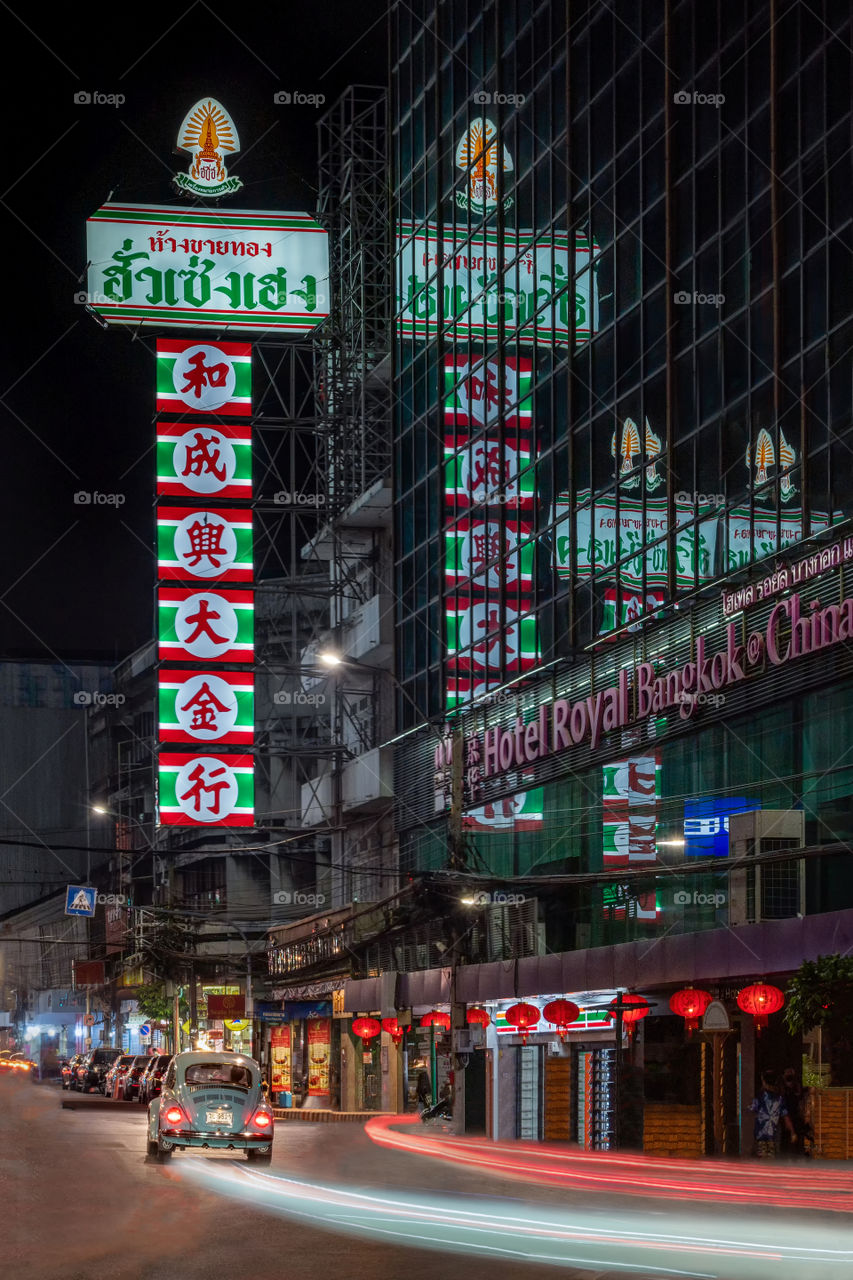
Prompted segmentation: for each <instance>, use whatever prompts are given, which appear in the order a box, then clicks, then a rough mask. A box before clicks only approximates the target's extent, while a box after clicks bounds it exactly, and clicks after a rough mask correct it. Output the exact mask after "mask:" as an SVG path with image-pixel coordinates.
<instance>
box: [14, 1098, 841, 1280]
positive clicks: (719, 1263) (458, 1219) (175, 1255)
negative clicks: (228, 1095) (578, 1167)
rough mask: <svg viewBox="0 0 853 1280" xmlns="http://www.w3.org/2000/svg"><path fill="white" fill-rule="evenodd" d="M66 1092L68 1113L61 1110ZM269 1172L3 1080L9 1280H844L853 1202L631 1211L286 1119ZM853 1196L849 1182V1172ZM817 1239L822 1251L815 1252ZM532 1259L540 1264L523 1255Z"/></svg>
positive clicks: (115, 1105)
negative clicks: (168, 1144)
mask: <svg viewBox="0 0 853 1280" xmlns="http://www.w3.org/2000/svg"><path fill="white" fill-rule="evenodd" d="M63 1102H66V1103H68V1102H70V1103H71V1106H72V1107H73V1109H66V1108H64V1107H63V1105H62V1104H63ZM274 1152H275V1154H274V1158H273V1163H272V1166H271V1167H270V1169H269V1170H268V1171H267V1170H256V1169H255V1168H254V1166H252V1165H249V1164H248V1162H246V1161H245V1158H244V1157H242V1156H235V1155H234V1154H233V1153H232V1154H229V1153H226V1152H217V1153H204V1154H200V1153H198V1154H192V1155H176V1156H174V1157H173V1158H172V1160H171V1161H170V1162H169V1163H168V1164H167V1165H158V1164H156V1163H152V1162H150V1161H148V1159H147V1157H146V1154H145V1113H144V1109H143V1108H141V1107H139V1106H138V1105H137V1104H132V1103H119V1102H111V1101H106V1100H104V1099H101V1098H96V1097H94V1096H91V1097H81V1095H79V1094H62V1093H61V1092H60V1090H59V1089H58V1088H56V1087H53V1086H49V1085H33V1084H30V1083H29V1082H27V1081H20V1080H8V1079H3V1078H0V1195H2V1206H3V1218H2V1222H3V1235H2V1240H3V1248H2V1251H0V1257H2V1259H3V1265H2V1270H3V1274H4V1275H5V1276H9V1277H10V1280H11V1277H13V1276H14V1277H17V1276H27V1277H31V1278H35V1280H93V1277H95V1276H98V1277H99V1280H100V1277H101V1276H108V1277H109V1278H110V1280H149V1278H150V1280H155V1277H156V1280H202V1278H204V1280H214V1278H215V1280H219V1278H220V1277H227V1278H229V1280H230V1278H231V1277H233V1278H234V1280H266V1278H267V1277H270V1278H272V1277H279V1276H281V1277H285V1276H286V1277H288V1278H290V1277H292V1276H298V1277H300V1280H301V1277H303V1276H305V1277H317V1278H318V1280H368V1278H369V1280H510V1277H512V1280H533V1277H538V1278H540V1280H541V1278H542V1277H544V1276H546V1275H553V1274H555V1270H556V1271H557V1272H558V1273H559V1274H560V1275H561V1276H563V1277H566V1280H576V1278H577V1280H580V1278H581V1277H585V1278H586V1280H589V1277H591V1276H593V1277H595V1280H615V1277H617V1276H625V1275H626V1274H628V1275H631V1276H634V1277H639V1278H641V1280H650V1278H651V1277H652V1276H655V1277H673V1276H677V1277H691V1278H693V1277H702V1278H710V1277H713V1278H714V1280H717V1278H718V1277H719V1278H720V1280H812V1277H814V1278H815V1280H850V1276H851V1275H853V1214H847V1213H843V1214H838V1213H835V1214H812V1215H802V1217H801V1220H799V1221H795V1220H794V1218H793V1217H792V1215H791V1214H789V1213H786V1212H785V1211H784V1210H781V1209H773V1210H768V1209H761V1207H760V1206H754V1205H752V1206H750V1205H744V1206H743V1209H742V1210H740V1209H739V1208H738V1207H736V1209H734V1210H733V1209H731V1208H729V1209H727V1210H725V1211H721V1210H720V1209H719V1208H718V1207H716V1206H714V1205H713V1204H697V1205H695V1206H694V1205H689V1206H687V1207H686V1208H685V1206H684V1205H678V1206H676V1205H674V1204H667V1203H666V1201H662V1200H651V1201H645V1202H643V1203H642V1204H641V1205H638V1204H637V1202H636V1200H634V1201H633V1203H629V1202H628V1198H627V1197H617V1196H602V1195H601V1194H595V1195H591V1194H588V1195H585V1196H582V1195H567V1193H566V1191H565V1190H564V1189H559V1188H551V1187H542V1186H530V1185H524V1184H518V1183H516V1182H508V1181H507V1180H501V1179H499V1178H497V1177H494V1176H491V1175H489V1174H487V1173H483V1172H482V1171H480V1170H476V1169H474V1170H472V1169H470V1168H465V1167H461V1166H460V1167H456V1166H454V1165H452V1164H450V1165H448V1164H446V1163H441V1162H439V1161H434V1160H431V1159H425V1158H424V1157H422V1156H417V1155H411V1154H408V1153H406V1152H403V1151H396V1150H385V1149H382V1148H380V1147H377V1146H376V1145H374V1144H373V1143H371V1142H370V1140H369V1138H368V1137H367V1136H366V1135H365V1133H364V1131H363V1129H362V1127H361V1126H360V1125H354V1124H333V1125H329V1124H309V1123H301V1122H285V1123H280V1124H279V1125H278V1126H277V1134H276V1142H275V1146H274ZM851 1190H853V1176H851ZM815 1246H819V1248H816V1247H815ZM530 1258H535V1259H536V1261H529V1259H530Z"/></svg>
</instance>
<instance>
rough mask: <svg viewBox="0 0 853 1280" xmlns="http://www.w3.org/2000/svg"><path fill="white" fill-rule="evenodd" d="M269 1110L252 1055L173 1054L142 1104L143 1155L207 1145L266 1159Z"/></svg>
mask: <svg viewBox="0 0 853 1280" xmlns="http://www.w3.org/2000/svg"><path fill="white" fill-rule="evenodd" d="M273 1127H274V1121H273V1111H272V1107H271V1106H270V1104H269V1102H268V1101H267V1085H266V1082H265V1081H264V1080H263V1079H262V1077H261V1069H260V1067H259V1066H258V1064H257V1062H255V1061H254V1059H253V1058H247V1057H245V1056H244V1055H243V1054H240V1053H225V1052H222V1053H217V1052H216V1051H214V1050H206V1051H204V1052H201V1051H198V1050H196V1051H190V1052H187V1053H179V1054H176V1056H175V1057H174V1058H173V1059H172V1061H171V1063H170V1064H169V1067H168V1070H167V1072H166V1075H165V1077H164V1079H163V1090H162V1092H161V1094H160V1096H159V1098H154V1099H153V1100H152V1101H151V1103H150V1104H149V1107H148V1154H149V1156H151V1157H152V1158H153V1159H155V1160H159V1161H164V1160H167V1159H168V1158H169V1157H170V1156H171V1155H172V1152H173V1151H176V1150H178V1149H182V1150H186V1149H191V1148H194V1147H195V1148H207V1149H218V1150H228V1151H245V1152H246V1156H247V1158H248V1159H249V1160H251V1161H253V1162H254V1163H256V1164H269V1162H270V1161H271V1160H272V1144H273Z"/></svg>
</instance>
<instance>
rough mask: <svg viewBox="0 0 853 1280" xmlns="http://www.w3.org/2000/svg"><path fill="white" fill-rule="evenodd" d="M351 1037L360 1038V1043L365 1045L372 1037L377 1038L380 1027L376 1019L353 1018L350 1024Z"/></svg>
mask: <svg viewBox="0 0 853 1280" xmlns="http://www.w3.org/2000/svg"><path fill="white" fill-rule="evenodd" d="M352 1030H353V1035H356V1036H361V1039H362V1042H363V1043H364V1044H367V1041H368V1040H372V1039H373V1037H374V1036H378V1035H379V1032H380V1031H381V1030H382V1027H381V1025H380V1023H379V1019H378V1018H355V1019H353V1024H352Z"/></svg>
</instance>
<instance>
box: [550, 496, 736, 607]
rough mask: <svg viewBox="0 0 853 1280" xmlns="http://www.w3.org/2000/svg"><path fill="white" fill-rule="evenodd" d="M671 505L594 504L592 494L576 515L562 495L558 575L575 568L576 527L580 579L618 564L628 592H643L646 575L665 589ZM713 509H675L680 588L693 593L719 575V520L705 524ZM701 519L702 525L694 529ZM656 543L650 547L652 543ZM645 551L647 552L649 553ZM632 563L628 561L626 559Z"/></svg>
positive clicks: (662, 501) (609, 500) (610, 499)
mask: <svg viewBox="0 0 853 1280" xmlns="http://www.w3.org/2000/svg"><path fill="white" fill-rule="evenodd" d="M667 508H668V500H667V499H666V498H665V497H661V498H648V499H647V500H646V503H645V507H644V505H643V503H642V501H640V500H639V499H637V498H620V500H619V503H618V510H617V502H616V496H615V495H614V494H609V495H608V496H607V497H605V498H600V499H598V500H597V501H596V502H595V503H594V504H593V503H591V501H590V493H589V491H588V490H584V491H582V492H580V493H579V494H578V496H577V505H576V508H575V511H574V513H572V511H571V508H570V506H569V504H568V498H567V497H566V496H565V495H561V497H560V498H558V500H557V502H556V504H555V513H554V514H555V517H556V520H557V524H556V525H555V528H554V557H555V565H556V569H557V573H558V575H559V576H560V577H568V575H569V573H570V570H571V563H572V526H573V524H574V528H575V530H576V545H577V561H576V565H575V570H576V573H577V574H578V576H579V577H584V578H585V577H590V576H591V575H592V574H593V573H601V572H603V571H605V570H607V569H609V568H615V567H616V564H617V562H621V563H620V564H619V579H620V582H621V583H622V585H623V586H626V587H634V588H636V589H638V590H639V589H641V588H642V587H643V585H644V582H643V569H644V568H645V586H646V587H647V588H654V587H665V586H666V582H667V563H668V549H667V542H668V539H667V537H666V535H667V532H668V530H669V516H668V510H667ZM709 510H710V509H709V508H708V507H704V508H699V510H698V512H697V511H696V510H695V509H694V507H693V505H692V503H691V504H690V506H687V505H686V504H682V503H676V504H675V523H676V535H675V562H676V564H675V574H676V581H677V583H678V585H679V586H682V587H691V586H693V585H695V582H696V581H697V579H698V581H699V582H704V581H706V580H708V579H709V578H711V577H713V575H714V558H715V551H716V543H717V519H716V514H714V515H713V516H710V518H707V519H702V516H703V515H707V514H708V513H709ZM697 514H698V516H699V517H700V519H699V523H698V524H692V523H691V524H690V525H689V527H684V528H682V527H681V526H687V525H688V521H690V522H692V521H693V520H694V518H695V516H696V515H697ZM650 542H651V543H653V545H652V546H648V545H647V544H648V543H650ZM644 548H645V549H644ZM626 557H627V558H626Z"/></svg>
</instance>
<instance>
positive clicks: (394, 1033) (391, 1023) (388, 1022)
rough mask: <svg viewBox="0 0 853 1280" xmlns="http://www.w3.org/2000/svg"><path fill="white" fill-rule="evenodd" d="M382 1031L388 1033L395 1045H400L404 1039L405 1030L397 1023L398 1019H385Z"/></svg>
mask: <svg viewBox="0 0 853 1280" xmlns="http://www.w3.org/2000/svg"><path fill="white" fill-rule="evenodd" d="M382 1030H383V1031H387V1032H388V1034H389V1036H390V1037H391V1039H392V1040H393V1041H394V1043H395V1044H399V1043H400V1041H401V1040H402V1039H403V1028H402V1027H401V1026H400V1024H399V1023H398V1022H397V1019H396V1018H383V1019H382Z"/></svg>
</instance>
